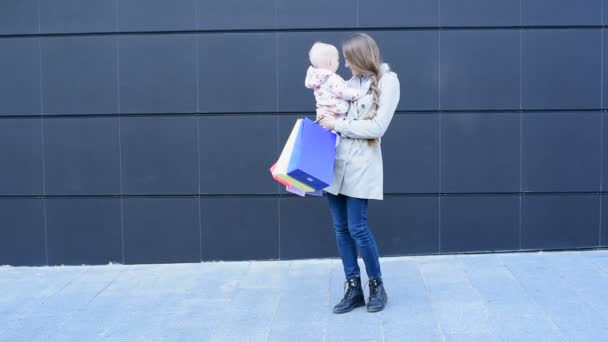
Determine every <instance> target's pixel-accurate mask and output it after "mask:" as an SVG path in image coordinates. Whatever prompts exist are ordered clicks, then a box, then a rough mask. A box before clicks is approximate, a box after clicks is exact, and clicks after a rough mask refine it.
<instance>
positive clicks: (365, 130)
mask: <svg viewBox="0 0 608 342" xmlns="http://www.w3.org/2000/svg"><path fill="white" fill-rule="evenodd" d="M381 81H382V82H381V85H380V99H379V103H378V111H377V113H376V116H374V117H373V118H372V119H362V120H354V119H348V117H346V118H345V119H344V120H342V121H338V122H337V123H336V127H335V128H334V130H335V131H336V132H338V133H340V134H341V135H342V136H345V137H347V138H353V139H378V138H381V137H382V136H383V135H384V133H385V132H386V130H387V128H388V125H389V124H390V123H391V120H392V119H393V115H394V114H395V110H396V109H397V104H399V97H400V95H401V91H400V86H399V79H398V78H397V76H396V75H395V74H392V73H390V74H388V73H387V74H385V75H384V76H383V79H382V80H381Z"/></svg>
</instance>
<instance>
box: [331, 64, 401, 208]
mask: <svg viewBox="0 0 608 342" xmlns="http://www.w3.org/2000/svg"><path fill="white" fill-rule="evenodd" d="M348 82H349V86H351V87H358V86H359V83H360V78H359V77H353V78H351V79H350V80H349V81H348ZM379 89H380V100H379V103H378V113H377V114H376V116H375V117H374V118H372V119H365V118H366V117H369V114H370V111H372V103H373V97H372V95H371V93H368V94H367V95H365V96H364V97H362V98H361V99H359V100H358V101H355V102H352V103H351V106H350V109H349V111H348V115H347V116H346V118H345V119H344V120H341V121H339V122H337V123H336V127H335V131H336V132H338V133H339V134H340V136H341V137H340V143H339V144H338V146H337V148H336V161H335V164H334V179H333V183H332V184H331V185H330V186H329V187H327V188H326V189H325V191H326V192H328V193H330V194H333V195H338V194H342V195H346V196H349V197H355V198H362V199H375V200H382V199H383V195H384V184H383V178H384V170H383V165H382V149H381V146H380V145H381V144H380V143H374V144H371V145H370V144H369V143H368V139H378V141H380V138H381V137H382V136H383V135H384V133H385V132H386V130H387V128H388V126H389V124H390V123H391V120H392V118H393V115H394V114H395V110H396V109H397V104H398V103H399V97H400V94H401V92H400V90H399V79H398V78H397V75H396V74H395V73H393V72H391V71H387V72H385V73H384V74H383V75H382V77H381V78H380V82H379Z"/></svg>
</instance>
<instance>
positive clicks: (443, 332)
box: [415, 262, 447, 342]
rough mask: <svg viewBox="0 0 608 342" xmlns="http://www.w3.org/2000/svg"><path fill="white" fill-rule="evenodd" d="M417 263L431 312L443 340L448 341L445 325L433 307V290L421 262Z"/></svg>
mask: <svg viewBox="0 0 608 342" xmlns="http://www.w3.org/2000/svg"><path fill="white" fill-rule="evenodd" d="M415 265H416V270H417V271H418V275H419V276H420V279H421V280H422V284H423V285H424V293H425V294H426V299H427V303H428V305H429V306H430V308H431V312H432V313H433V318H434V321H435V326H436V327H437V331H438V332H439V336H441V340H442V341H443V342H446V341H447V340H446V338H445V331H444V329H443V327H442V326H441V322H440V321H439V319H438V318H439V317H438V315H437V312H436V311H435V308H434V307H433V304H432V302H431V292H430V291H429V287H428V284H427V281H426V278H424V274H422V271H421V270H420V263H419V262H416V263H415Z"/></svg>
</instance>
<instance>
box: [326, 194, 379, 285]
mask: <svg viewBox="0 0 608 342" xmlns="http://www.w3.org/2000/svg"><path fill="white" fill-rule="evenodd" d="M327 198H328V199H329V209H330V211H331V216H332V219H333V222H334V229H335V231H336V242H337V244H338V251H339V252H340V257H341V258H342V265H343V266H344V274H345V275H346V278H350V277H360V275H361V272H360V270H359V264H357V247H359V252H360V253H361V258H363V262H364V263H365V271H366V272H367V276H368V278H369V279H379V278H381V277H382V274H381V272H380V259H379V254H378V247H377V245H376V239H374V236H373V235H372V233H371V232H370V230H369V226H368V225H367V200H366V199H360V198H354V197H348V196H344V195H338V196H334V195H332V194H329V193H328V194H327Z"/></svg>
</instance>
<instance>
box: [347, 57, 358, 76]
mask: <svg viewBox="0 0 608 342" xmlns="http://www.w3.org/2000/svg"><path fill="white" fill-rule="evenodd" d="M344 66H345V67H347V68H349V69H350V72H351V73H352V74H353V76H357V75H359V74H360V72H359V71H358V70H357V68H355V67H353V66H351V64H350V62H349V61H348V58H346V55H344Z"/></svg>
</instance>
